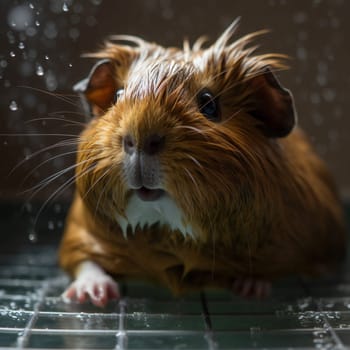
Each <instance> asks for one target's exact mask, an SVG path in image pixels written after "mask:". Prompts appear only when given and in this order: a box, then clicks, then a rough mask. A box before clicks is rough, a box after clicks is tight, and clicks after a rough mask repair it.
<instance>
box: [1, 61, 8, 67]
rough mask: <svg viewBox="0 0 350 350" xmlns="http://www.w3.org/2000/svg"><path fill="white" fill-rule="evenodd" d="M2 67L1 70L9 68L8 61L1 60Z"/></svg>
mask: <svg viewBox="0 0 350 350" xmlns="http://www.w3.org/2000/svg"><path fill="white" fill-rule="evenodd" d="M0 67H1V68H6V67H7V61H6V60H1V61H0Z"/></svg>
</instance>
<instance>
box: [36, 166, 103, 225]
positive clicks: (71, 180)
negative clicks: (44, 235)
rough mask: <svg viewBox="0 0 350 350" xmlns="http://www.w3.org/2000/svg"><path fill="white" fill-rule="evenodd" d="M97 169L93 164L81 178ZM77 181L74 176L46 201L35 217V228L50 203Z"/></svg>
mask: <svg viewBox="0 0 350 350" xmlns="http://www.w3.org/2000/svg"><path fill="white" fill-rule="evenodd" d="M95 167H96V163H94V164H92V165H91V166H90V167H89V168H87V169H86V170H85V171H84V172H83V173H82V174H80V175H79V176H84V175H85V174H87V173H89V172H90V171H92V170H93V169H94V168H95ZM75 181H76V175H75V174H74V175H73V176H71V177H70V178H69V179H68V180H67V181H66V182H65V183H63V184H62V185H61V186H59V187H58V189H57V190H55V191H54V192H53V193H52V194H51V195H50V196H49V198H48V199H47V200H45V202H44V203H43V204H42V205H41V207H40V208H39V210H38V212H37V214H36V216H35V220H34V227H35V226H36V224H37V221H38V219H39V216H40V214H41V213H42V211H43V210H44V209H45V207H46V206H47V205H48V203H49V202H50V201H51V200H52V199H54V198H55V197H56V196H57V195H58V194H59V193H60V192H61V191H62V190H64V189H65V188H67V187H68V186H70V185H71V184H73V183H74V182H75Z"/></svg>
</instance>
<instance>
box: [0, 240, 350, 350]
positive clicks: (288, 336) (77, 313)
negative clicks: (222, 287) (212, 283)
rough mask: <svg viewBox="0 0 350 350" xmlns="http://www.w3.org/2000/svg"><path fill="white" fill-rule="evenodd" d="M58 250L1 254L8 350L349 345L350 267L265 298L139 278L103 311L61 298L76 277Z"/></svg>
mask: <svg viewBox="0 0 350 350" xmlns="http://www.w3.org/2000/svg"><path fill="white" fill-rule="evenodd" d="M56 250H57V249H56V246H55V245H54V244H51V245H32V246H31V247H30V248H28V247H27V248H18V249H16V250H15V251H14V250H12V251H9V252H6V250H4V249H2V250H1V251H2V253H1V254H0V347H1V348H40V349H44V348H45V349H66V348H80V349H119V350H122V349H192V350H194V349H256V348H264V349H277V348H296V349H307V348H310V349H311V348H316V349H345V348H348V347H349V348H350V273H349V272H348V271H350V269H348V271H347V270H346V269H345V272H343V273H342V274H341V275H340V276H338V277H337V278H333V279H331V280H318V281H312V282H311V281H305V280H301V279H290V280H285V281H281V282H279V283H278V284H277V285H275V286H274V288H273V293H272V295H271V297H269V298H267V299H266V300H262V301H259V300H247V299H242V298H239V297H236V296H234V295H232V294H231V293H229V292H226V291H206V292H204V293H202V294H200V293H198V294H191V295H188V296H186V297H184V298H179V299H175V298H173V297H172V296H171V295H170V294H169V292H168V291H167V290H165V289H162V288H160V287H158V286H152V285H146V284H142V283H136V282H133V283H128V284H124V285H122V291H123V298H122V299H121V300H120V301H113V302H110V303H109V304H108V305H107V307H106V308H104V309H101V308H98V307H95V306H93V305H91V304H84V305H78V304H75V303H72V304H69V305H68V304H65V303H64V302H63V301H62V300H61V298H60V295H61V293H62V291H63V290H64V288H65V287H66V285H67V283H68V278H67V277H66V276H65V275H64V274H63V273H62V272H61V271H60V269H59V268H58V266H57V264H56ZM347 266H349V264H347Z"/></svg>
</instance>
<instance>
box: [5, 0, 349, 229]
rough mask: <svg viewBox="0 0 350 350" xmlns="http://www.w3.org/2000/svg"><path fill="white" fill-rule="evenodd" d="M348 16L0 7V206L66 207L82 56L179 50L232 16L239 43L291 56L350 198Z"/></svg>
mask: <svg viewBox="0 0 350 350" xmlns="http://www.w3.org/2000/svg"><path fill="white" fill-rule="evenodd" d="M349 13H350V2H349V1H345V0H309V1H295V0H260V1H256V0H222V1H203V0H202V1H199V0H192V1H188V0H187V1H184V0H147V1H142V0H128V1H118V0H109V1H108V0H33V1H19V0H11V1H10V0H1V2H0V16H1V17H0V19H1V20H0V96H1V98H0V108H1V118H0V134H1V136H0V157H1V167H0V199H1V200H2V201H18V202H22V203H26V204H25V208H27V211H28V212H30V208H31V203H34V202H38V201H39V202H40V201H45V200H47V199H49V198H50V203H51V204H53V205H54V206H55V205H56V207H57V208H58V209H57V211H59V206H58V205H57V204H55V203H56V201H62V200H63V201H69V199H70V197H71V194H72V190H73V186H72V185H70V184H71V182H72V181H71V180H72V176H73V172H72V169H71V168H69V167H70V166H71V165H72V164H73V163H74V148H75V147H74V137H75V135H77V134H78V133H79V132H80V130H81V128H82V124H81V123H83V122H84V116H83V115H82V114H81V111H80V110H79V107H78V105H79V100H78V98H77V97H76V96H75V95H74V94H73V93H72V90H71V87H72V85H73V84H74V83H75V82H77V81H78V80H79V79H81V78H82V77H84V75H86V74H87V73H88V71H89V68H90V67H91V64H92V62H91V60H89V59H86V58H81V57H80V55H81V54H82V53H85V52H91V51H94V50H96V49H98V48H99V46H100V45H101V43H102V42H103V40H104V39H106V38H107V37H108V36H109V35H111V34H132V35H137V36H141V37H143V38H145V39H147V40H150V41H157V42H158V43H161V44H163V45H176V46H181V45H182V41H183V39H184V38H188V39H190V40H191V42H193V41H194V40H195V39H196V38H198V37H199V36H201V35H203V34H206V35H208V37H209V38H210V39H211V40H215V39H216V38H217V36H218V35H219V34H220V33H221V32H222V31H223V30H224V29H225V28H226V27H227V26H228V25H229V24H230V23H231V22H232V21H233V20H234V19H235V18H236V17H238V16H241V25H240V28H239V31H238V33H237V38H238V37H239V36H240V35H244V34H247V33H249V32H252V31H256V30H259V29H263V28H268V29H270V30H271V32H270V33H269V34H268V35H266V36H265V37H263V38H261V41H260V43H261V49H260V50H261V52H272V51H273V52H280V53H285V54H288V55H289V56H290V57H291V58H292V59H291V61H290V66H291V69H290V70H289V71H286V72H281V73H280V74H279V78H280V80H281V81H282V82H283V84H284V85H285V86H286V87H288V88H290V89H291V90H292V91H293V93H294V97H295V102H296V106H297V110H298V114H299V123H300V125H301V126H302V127H303V128H304V129H306V131H307V132H308V133H309V135H310V136H311V139H312V141H313V143H314V145H315V147H316V148H317V150H318V152H319V153H320V154H321V156H322V157H324V158H325V159H326V161H327V162H328V164H329V166H330V168H331V170H332V171H333V173H334V176H335V178H336V181H337V183H338V185H339V189H340V192H341V195H342V196H343V197H344V198H349V196H350V162H349V161H348V159H349V155H348V152H349V150H350V139H349V137H348V131H349V126H350V119H349V118H348V117H347V116H346V111H347V110H348V109H349V107H350V99H349V96H348V93H349V83H350V68H349V62H350V60H349V47H348V40H346V35H347V34H348V33H349V32H350V21H349ZM57 142H65V143H66V145H65V146H62V145H59V146H58V147H54V146H53V145H54V144H56V143H57ZM37 152H39V153H38V154H37ZM56 194H57V195H58V197H56ZM53 224H54V223H53Z"/></svg>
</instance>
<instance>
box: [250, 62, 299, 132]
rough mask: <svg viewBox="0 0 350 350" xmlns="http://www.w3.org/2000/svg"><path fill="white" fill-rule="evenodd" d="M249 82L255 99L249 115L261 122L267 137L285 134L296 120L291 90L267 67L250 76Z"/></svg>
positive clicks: (290, 129)
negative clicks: (256, 74)
mask: <svg viewBox="0 0 350 350" xmlns="http://www.w3.org/2000/svg"><path fill="white" fill-rule="evenodd" d="M251 84H252V85H253V86H252V87H253V91H254V101H255V103H254V108H253V110H252V111H251V115H252V116H253V117H255V118H257V119H259V120H261V121H262V122H263V131H264V133H265V134H266V135H267V136H268V137H284V136H287V135H288V134H289V133H290V132H291V131H292V129H293V127H294V126H295V124H296V121H297V114H296V111H295V107H294V100H293V96H292V94H291V92H290V91H289V90H287V89H286V88H284V87H283V86H282V85H281V84H280V82H279V81H278V80H277V78H276V76H275V75H274V74H273V73H272V71H271V69H270V68H268V67H267V68H266V69H265V71H264V73H263V74H261V75H258V76H256V77H254V78H252V79H251Z"/></svg>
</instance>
